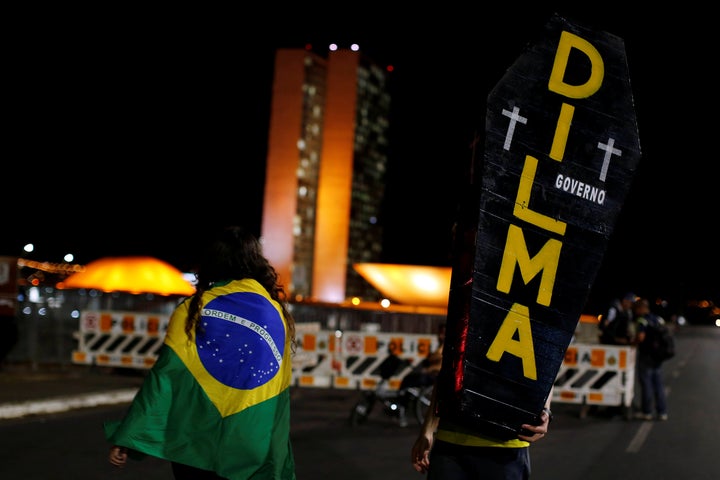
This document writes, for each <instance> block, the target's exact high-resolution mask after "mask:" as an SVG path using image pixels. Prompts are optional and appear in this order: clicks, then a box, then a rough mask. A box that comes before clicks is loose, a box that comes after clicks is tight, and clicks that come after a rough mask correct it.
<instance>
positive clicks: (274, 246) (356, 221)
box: [261, 49, 390, 303]
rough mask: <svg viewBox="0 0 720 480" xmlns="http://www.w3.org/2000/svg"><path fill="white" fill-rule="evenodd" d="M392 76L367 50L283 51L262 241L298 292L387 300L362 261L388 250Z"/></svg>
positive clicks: (274, 97)
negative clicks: (385, 207)
mask: <svg viewBox="0 0 720 480" xmlns="http://www.w3.org/2000/svg"><path fill="white" fill-rule="evenodd" d="M388 81H389V78H388V74H387V72H386V71H385V70H383V69H382V68H380V67H379V66H378V65H376V64H374V63H373V62H372V61H371V60H369V59H368V58H367V57H365V56H364V55H363V54H361V53H360V52H357V51H351V50H336V51H330V52H328V55H327V56H321V55H318V54H316V53H313V52H312V51H309V50H302V49H279V50H278V51H277V52H276V56H275V73H274V81H273V90H272V102H271V103H272V104H271V111H270V128H269V135H268V156H267V167H266V179H265V192H264V205H263V215H262V227H261V228H262V231H261V238H262V241H263V250H264V253H265V255H266V256H267V258H268V259H269V260H270V262H271V263H272V264H273V265H274V266H275V268H276V269H277V271H278V273H279V275H280V280H281V282H282V283H283V285H285V286H286V287H287V290H288V291H289V292H290V293H291V295H292V296H293V297H295V298H305V299H312V300H317V301H322V302H332V303H338V302H342V301H344V300H345V299H346V298H349V297H353V296H358V297H361V298H363V299H367V300H376V299H378V298H379V293H378V292H377V291H376V290H375V289H374V288H372V287H371V286H370V285H369V284H368V282H367V281H366V280H365V279H363V278H362V277H361V276H360V275H359V274H358V273H357V272H356V271H355V270H354V269H353V264H355V263H367V262H377V261H379V259H380V255H381V253H382V237H383V229H382V225H381V223H382V222H381V221H380V210H381V205H382V201H383V198H384V193H385V174H386V165H387V160H388V158H387V157H388V148H389V144H388V129H389V121H388V118H389V113H390V95H389V88H388Z"/></svg>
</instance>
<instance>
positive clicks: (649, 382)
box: [633, 298, 668, 420]
mask: <svg viewBox="0 0 720 480" xmlns="http://www.w3.org/2000/svg"><path fill="white" fill-rule="evenodd" d="M633 311H634V315H635V318H636V322H637V329H638V330H637V339H636V343H637V371H638V380H639V382H640V401H641V404H640V408H641V411H640V412H638V414H637V418H639V419H641V420H652V419H654V418H656V417H655V416H654V415H653V411H654V412H655V413H656V414H657V419H658V420H667V419H668V412H667V398H666V396H665V383H664V380H663V371H662V361H659V360H656V359H655V358H654V356H653V354H652V352H651V351H650V348H649V345H648V343H649V342H646V338H647V336H646V332H647V330H648V328H651V327H652V326H653V325H659V324H660V323H662V322H663V319H662V318H661V317H659V316H657V315H655V314H654V313H652V312H651V311H650V302H648V300H647V299H646V298H640V299H638V300H636V301H635V304H634V305H633Z"/></svg>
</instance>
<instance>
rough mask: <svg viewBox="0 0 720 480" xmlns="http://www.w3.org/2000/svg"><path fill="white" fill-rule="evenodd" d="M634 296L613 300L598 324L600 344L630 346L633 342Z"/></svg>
mask: <svg viewBox="0 0 720 480" xmlns="http://www.w3.org/2000/svg"><path fill="white" fill-rule="evenodd" d="M636 298H637V297H636V295H635V294H634V293H626V294H625V296H624V297H622V298H621V299H620V300H615V302H613V305H612V306H611V307H610V308H609V309H608V312H607V315H606V316H605V317H603V318H602V319H601V321H600V323H599V324H598V327H599V329H600V343H602V344H605V345H632V344H633V343H634V342H635V322H634V321H633V303H634V302H635V299H636Z"/></svg>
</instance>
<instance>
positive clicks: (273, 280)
mask: <svg viewBox="0 0 720 480" xmlns="http://www.w3.org/2000/svg"><path fill="white" fill-rule="evenodd" d="M196 276H197V285H196V291H195V294H194V295H193V296H192V298H191V299H190V306H189V311H188V318H187V320H186V322H185V333H187V335H188V338H192V335H191V334H192V332H193V331H194V330H195V329H197V328H198V325H199V322H200V311H201V309H202V305H201V300H202V294H203V292H205V291H206V290H208V289H210V288H212V286H213V285H214V284H215V283H217V282H226V281H231V280H242V279H244V278H252V279H254V280H256V281H257V282H258V283H259V284H260V285H262V286H263V287H264V288H265V290H267V292H268V294H269V295H270V298H272V299H273V300H275V301H276V302H278V303H279V304H280V307H281V309H282V313H283V315H284V317H285V320H286V321H287V325H288V332H289V334H290V336H291V337H290V338H291V340H292V346H293V351H294V349H295V320H294V319H293V317H292V314H291V313H290V312H289V311H288V308H287V295H286V292H285V290H284V289H283V286H282V285H281V284H280V283H278V274H277V272H276V271H275V268H273V266H272V265H270V262H269V261H268V260H267V259H266V258H265V257H264V256H263V254H262V246H261V244H260V242H259V241H258V239H257V238H256V237H255V236H254V235H253V234H252V233H250V232H248V231H247V230H245V229H244V228H242V227H240V226H230V227H225V228H223V229H222V230H221V231H220V232H219V233H218V234H217V235H216V237H215V238H213V240H212V241H211V242H210V244H209V246H208V247H207V248H206V249H205V251H204V252H203V255H202V257H201V259H200V265H199V267H198V271H197V273H196Z"/></svg>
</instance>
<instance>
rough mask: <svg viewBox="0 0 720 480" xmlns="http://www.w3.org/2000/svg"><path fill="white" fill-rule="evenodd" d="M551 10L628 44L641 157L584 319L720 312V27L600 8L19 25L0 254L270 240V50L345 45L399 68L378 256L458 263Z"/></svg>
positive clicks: (700, 17)
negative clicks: (214, 233) (639, 311)
mask: <svg viewBox="0 0 720 480" xmlns="http://www.w3.org/2000/svg"><path fill="white" fill-rule="evenodd" d="M365 5H366V6H369V4H365ZM601 7H602V8H601ZM490 10H492V11H490ZM554 11H557V12H558V13H559V14H561V15H563V16H565V17H566V18H567V19H569V20H571V21H575V22H577V23H580V24H582V25H585V26H589V27H591V28H598V29H600V30H604V31H607V32H610V33H612V34H615V35H617V36H619V37H621V38H622V39H623V40H624V42H625V48H626V53H627V56H628V66H629V70H630V76H631V83H632V89H633V94H634V100H635V108H636V115H637V121H638V129H639V133H640V143H641V149H642V159H641V161H640V165H639V167H638V170H637V172H636V175H635V179H634V181H633V184H632V186H631V189H630V195H629V197H628V199H627V200H626V202H625V205H624V207H623V210H622V212H621V214H620V218H619V220H618V224H617V225H616V227H615V231H614V232H613V234H612V236H611V238H610V242H609V245H608V250H607V253H606V255H605V259H604V261H603V266H602V268H601V270H600V272H599V275H598V278H597V280H596V283H595V286H594V288H593V291H592V295H591V297H590V302H589V306H588V308H589V309H591V310H598V309H602V308H605V306H606V305H607V302H609V300H610V299H612V297H617V296H622V295H623V294H624V293H625V292H626V291H629V290H632V291H634V292H636V293H638V294H640V295H643V296H649V297H651V298H655V297H662V298H668V299H670V300H671V301H673V302H678V303H679V302H681V301H684V300H688V299H700V298H711V299H714V301H715V303H720V279H719V278H718V277H719V276H720V275H718V272H720V255H718V248H717V244H718V241H717V239H716V238H713V235H714V231H716V230H717V224H718V222H717V218H718V200H717V191H718V188H717V180H716V177H715V176H714V175H715V172H716V171H717V168H716V167H714V166H713V163H714V162H715V160H714V158H715V157H716V152H715V146H714V137H715V136H716V133H715V132H711V128H713V127H714V126H715V125H716V123H717V122H713V121H709V120H708V119H711V118H712V115H713V112H712V108H711V106H712V105H717V98H716V96H717V93H716V91H717V89H716V88H714V87H715V86H714V85H711V83H710V82H711V80H712V79H714V75H713V74H712V73H711V66H710V64H709V62H708V60H709V59H711V60H712V61H714V59H715V58H716V52H715V49H714V46H715V45H716V44H717V42H716V40H715V39H713V38H711V33H712V32H714V30H715V29H714V27H712V26H711V25H709V22H710V17H711V15H709V14H708V12H705V14H703V13H702V12H701V11H698V10H693V11H692V12H691V11H689V10H688V11H687V12H677V11H652V12H627V11H624V10H618V9H615V8H612V7H611V6H610V5H608V4H607V3H605V4H602V5H599V6H598V8H597V10H596V11H588V10H585V11H576V10H575V11H573V10H568V9H562V8H557V9H553V8H545V7H542V6H537V5H536V6H534V7H531V8H529V9H528V8H524V9H517V8H515V9H511V8H500V7H496V8H493V9H487V8H485V9H483V8H481V7H477V8H476V10H472V9H471V10H467V9H461V8H457V9H450V8H447V9H446V10H442V11H435V10H427V11H420V10H413V11H407V12H402V13H396V14H393V15H392V16H390V17H384V18H378V17H374V16H370V15H368V14H364V15H362V14H360V15H350V16H348V15H347V14H343V15H337V16H335V15H333V14H332V13H331V12H325V14H327V15H330V16H331V17H332V18H336V21H333V22H322V23H321V22H320V21H319V20H309V21H308V23H303V22H302V21H299V20H301V19H302V18H310V15H313V16H318V15H319V13H320V12H317V11H313V12H305V13H304V14H302V13H296V12H293V14H292V15H288V16H287V17H286V18H285V19H284V20H282V21H280V20H278V19H275V18H274V17H269V16H263V15H260V16H257V15H255V16H247V15H242V14H238V13H234V14H232V15H230V14H228V15H223V14H222V12H213V14H207V13H205V14H201V13H198V12H189V11H188V12H153V14H149V13H147V12H144V14H143V15H139V14H138V15H135V14H133V12H123V14H122V15H119V14H118V15H116V14H113V15H109V14H107V13H105V12H103V14H99V13H98V15H96V16H95V17H93V15H90V17H89V19H88V17H87V16H86V17H83V18H82V20H81V19H80V17H75V16H74V15H72V14H70V13H68V12H65V14H64V15H66V16H67V17H68V18H67V19H66V21H63V22H58V21H56V18H55V17H54V16H53V15H47V16H46V18H38V17H37V16H33V17H29V16H24V17H22V19H18V21H17V22H16V23H15V27H14V31H15V32H16V34H15V35H11V41H10V42H9V44H8V45H6V50H8V52H9V54H10V55H9V59H8V64H7V65H6V68H5V70H6V75H5V77H6V78H5V81H6V87H5V89H4V90H5V95H4V102H3V106H4V108H3V113H4V116H5V118H6V122H5V123H6V129H5V135H3V137H4V139H5V141H4V144H5V148H4V152H5V155H4V161H3V175H2V178H3V180H4V181H3V183H4V188H3V189H2V193H1V194H0V195H1V198H0V202H2V203H1V204H2V205H3V206H4V209H3V215H2V223H3V227H2V235H1V236H0V255H19V254H20V253H21V248H22V246H23V245H24V244H25V243H28V242H33V243H35V245H36V252H35V253H34V254H33V256H32V258H34V259H36V260H42V261H58V262H59V261H61V258H62V255H63V254H65V253H67V252H72V253H73V254H74V255H75V256H76V261H78V262H80V263H87V262H89V261H92V260H94V259H97V258H100V257H105V256H120V255H150V256H154V257H157V258H160V259H163V260H166V261H168V262H170V263H172V264H174V265H175V266H177V267H178V268H180V269H186V268H189V267H190V266H191V265H192V264H193V262H194V261H195V258H196V255H197V250H198V248H199V245H201V244H202V242H203V239H204V234H205V232H206V231H207V230H208V229H212V228H215V227H217V226H219V225H223V224H229V223H244V224H246V225H248V226H250V227H251V228H252V229H253V230H254V231H256V232H257V233H259V231H260V219H261V215H262V189H263V185H264V175H265V173H264V162H265V156H266V152H267V133H268V121H269V109H270V93H271V81H272V69H273V53H274V50H275V48H277V47H296V48H300V47H303V46H304V45H306V44H308V43H310V44H312V45H313V46H314V47H315V49H316V50H318V51H320V50H322V49H323V47H324V45H327V44H328V43H330V42H331V41H335V42H338V43H339V44H341V45H343V44H347V43H349V42H351V41H353V42H357V43H359V44H360V47H361V49H362V50H363V52H365V53H366V54H367V55H368V56H370V57H371V58H373V59H375V60H376V61H378V62H379V63H381V64H384V65H389V64H392V65H393V67H394V71H393V72H392V74H391V77H392V78H391V82H392V111H391V130H390V142H391V154H390V161H389V162H390V163H389V165H388V168H389V173H388V181H387V187H388V189H387V197H386V204H385V207H384V211H383V216H382V219H381V221H382V222H383V224H384V226H385V232H386V242H385V246H384V248H385V250H384V253H383V257H384V258H383V259H382V261H383V262H387V263H405V264H422V265H446V266H449V259H450V244H451V240H450V239H451V226H452V224H453V222H454V220H455V215H456V212H457V208H458V202H459V201H460V198H459V192H460V191H462V187H463V186H465V184H466V182H467V171H468V169H469V167H470V164H471V159H472V154H473V152H472V149H471V144H472V141H473V138H474V137H475V135H476V134H477V133H478V132H482V130H483V128H484V119H485V100H486V97H487V95H488V93H489V92H490V89H491V88H492V86H493V85H494V84H495V83H497V81H498V80H499V79H500V78H501V76H502V74H503V72H504V71H505V70H506V69H507V68H509V67H510V65H511V64H512V63H513V62H514V60H515V59H516V58H517V57H518V56H519V55H520V54H521V53H522V51H523V49H524V47H525V45H526V44H527V43H528V42H530V41H532V40H533V39H534V38H535V36H536V35H538V34H539V33H540V31H541V30H542V28H543V26H544V25H545V23H546V22H547V21H548V20H549V18H550V15H551V14H552V13H553V12H554ZM116 13H117V12H116ZM135 13H137V12H135ZM63 18H65V17H63ZM270 18H273V19H272V20H270ZM318 18H320V17H318ZM288 19H292V21H293V22H296V23H291V22H289V21H288ZM288 24H290V26H288ZM480 148H482V145H480ZM481 153H482V152H481V151H478V152H476V155H481Z"/></svg>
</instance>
